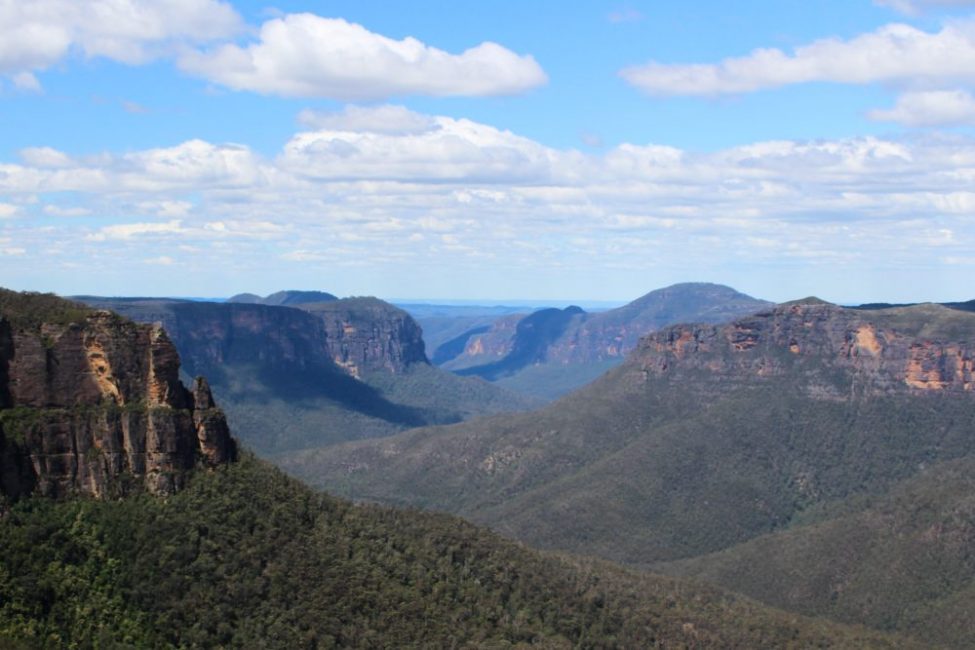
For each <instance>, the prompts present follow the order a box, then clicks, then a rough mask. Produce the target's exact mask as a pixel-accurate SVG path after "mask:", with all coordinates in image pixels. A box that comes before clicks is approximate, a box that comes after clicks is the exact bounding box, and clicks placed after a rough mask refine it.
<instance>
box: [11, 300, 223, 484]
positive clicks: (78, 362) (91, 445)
mask: <svg viewBox="0 0 975 650" xmlns="http://www.w3.org/2000/svg"><path fill="white" fill-rule="evenodd" d="M67 304H70V303H67ZM21 308H22V309H24V310H29V309H30V297H29V296H28V297H25V298H24V301H23V303H22V304H21ZM3 316H4V314H3V313H2V312H0V358H2V361H0V425H2V434H0V455H2V459H0V464H2V466H3V472H4V482H3V490H4V492H5V494H7V495H8V496H9V497H17V496H20V495H21V494H24V493H28V492H37V493H40V494H44V495H49V496H63V495H68V494H76V493H82V494H89V495H93V496H97V497H103V496H108V495H114V494H121V493H124V492H127V491H129V490H131V489H132V488H133V487H136V486H144V487H145V489H147V490H148V491H149V492H152V493H156V494H169V493H172V492H174V491H176V490H178V489H179V488H180V487H182V485H183V484H184V483H185V481H186V478H187V475H188V473H189V472H190V471H192V470H193V469H194V468H195V467H197V466H199V465H204V466H210V467H213V466H216V465H220V464H223V463H226V462H229V461H232V460H233V459H234V458H235V457H236V453H237V449H236V443H235V442H234V440H233V438H232V437H231V436H230V432H229V430H228V428H227V424H226V421H225V420H224V418H223V414H222V413H221V412H220V410H219V409H217V408H216V406H215V405H214V403H213V399H212V396H211V394H210V390H209V386H208V385H207V383H206V381H205V380H202V379H198V380H197V381H196V383H195V385H194V388H193V390H192V391H191V390H187V389H186V387H184V386H183V384H182V383H181V382H180V379H179V368H180V365H179V355H178V354H177V352H176V348H175V347H174V345H173V344H172V342H171V341H170V340H169V337H168V336H167V335H166V332H165V331H164V330H163V329H162V328H161V327H159V326H158V325H157V326H152V325H137V324H135V323H132V322H130V321H128V320H125V319H123V318H121V317H119V316H117V315H115V314H112V313H110V312H106V311H90V312H88V313H87V314H86V315H85V316H83V317H82V318H79V319H74V320H72V321H71V322H42V323H40V324H37V325H31V326H16V325H12V324H11V323H12V321H11V320H9V319H5V318H3Z"/></svg>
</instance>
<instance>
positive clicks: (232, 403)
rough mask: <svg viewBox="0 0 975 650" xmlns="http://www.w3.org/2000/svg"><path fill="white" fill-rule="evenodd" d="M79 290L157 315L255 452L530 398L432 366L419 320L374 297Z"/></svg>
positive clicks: (142, 317) (99, 302)
mask: <svg viewBox="0 0 975 650" xmlns="http://www.w3.org/2000/svg"><path fill="white" fill-rule="evenodd" d="M283 293H296V292H283ZM309 293H312V292H305V294H306V296H307V295H308V294H309ZM314 294H315V297H319V296H320V295H328V294H321V293H320V292H314ZM274 295H279V296H280V295H281V294H274ZM80 299H81V300H83V301H84V302H86V303H87V304H90V305H92V306H96V307H99V308H103V309H111V310H113V311H116V312H118V313H120V314H122V315H124V316H126V317H128V318H131V319H133V320H136V321H139V322H160V323H162V325H163V327H164V328H165V329H166V330H167V332H169V334H170V336H171V337H172V339H173V341H174V343H175V344H176V347H177V349H178V350H179V352H180V356H181V357H182V360H183V365H184V368H185V370H186V372H187V373H189V374H190V375H198V374H203V375H207V376H208V377H210V378H211V383H212V386H213V390H214V392H215V394H216V396H217V398H218V399H219V400H220V401H221V403H222V404H223V405H224V408H225V409H226V411H227V415H228V418H229V420H230V423H231V425H232V427H233V428H234V431H236V432H237V435H239V436H240V437H241V438H242V439H243V440H245V441H246V442H247V443H248V445H250V446H251V447H252V448H254V449H256V450H258V451H260V452H261V453H263V454H270V453H280V452H285V451H289V450H293V449H303V448H308V447H317V446H320V445H324V444H332V443H335V442H341V441H344V440H349V439H358V438H363V437H371V436H383V435H389V434H391V433H395V432H396V431H400V430H403V429H404V428H409V427H415V426H419V425H423V424H434V423H448V422H457V421H460V420H462V419H465V418H468V417H471V416H473V415H480V414H487V413H496V412H500V411H509V410H515V409H519V408H526V407H528V406H530V405H531V401H530V400H528V399H527V398H524V397H521V396H519V395H516V394H514V393H511V392H509V391H506V390H504V389H503V388H500V387H497V386H492V385H491V384H488V383H486V382H484V381H481V380H476V379H465V378H461V377H457V376H455V375H452V374H450V373H448V372H445V371H442V370H439V369H437V368H434V367H431V366H430V365H429V363H428V361H427V359H426V355H425V353H424V345H423V340H422V337H421V332H420V329H419V327H418V326H417V325H416V323H415V322H414V321H413V320H412V319H411V318H410V316H409V315H408V314H406V312H404V311H402V310H400V309H398V308H396V307H393V306H392V305H390V304H388V303H385V302H383V301H381V300H378V299H375V298H347V299H344V300H331V301H326V302H315V303H295V307H300V308H295V307H289V306H274V305H264V304H255V303H247V302H236V303H229V302H228V303H212V302H195V301H176V300H162V299H152V298H132V299H129V298H98V297H92V296H86V297H81V298H80ZM292 299H294V296H292Z"/></svg>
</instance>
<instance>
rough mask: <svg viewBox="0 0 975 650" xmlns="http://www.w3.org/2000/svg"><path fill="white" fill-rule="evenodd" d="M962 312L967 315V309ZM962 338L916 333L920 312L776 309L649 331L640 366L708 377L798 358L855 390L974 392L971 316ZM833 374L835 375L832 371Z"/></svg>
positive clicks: (773, 368)
mask: <svg viewBox="0 0 975 650" xmlns="http://www.w3.org/2000/svg"><path fill="white" fill-rule="evenodd" d="M966 318H967V315H966ZM971 320H972V328H971V331H970V332H968V333H967V337H966V333H965V332H962V336H963V338H966V339H967V340H947V337H945V338H946V340H931V339H930V338H927V337H921V336H918V332H919V331H920V330H921V327H922V326H923V324H924V323H925V321H924V318H923V315H912V314H911V313H910V312H908V311H901V312H898V313H896V314H893V313H892V314H888V313H884V312H873V311H858V310H852V309H844V308H841V307H837V306H835V305H829V304H822V303H818V304H795V305H785V306H780V307H776V308H774V309H771V310H768V311H764V312H761V313H758V314H755V315H754V316H750V317H748V318H745V319H741V320H738V321H736V322H734V323H730V324H726V325H718V326H713V325H712V326H708V325H698V326H678V327H674V328H668V329H665V330H663V331H661V332H657V333H655V334H652V335H650V336H648V337H647V338H646V339H644V341H643V342H642V343H641V345H640V348H639V351H638V353H637V357H636V358H637V359H638V363H639V366H640V370H641V372H643V373H646V375H648V376H649V375H663V374H665V373H675V372H676V373H679V372H685V371H691V370H706V371H707V372H710V373H713V374H714V375H715V379H722V378H723V379H729V380H732V379H736V378H738V379H747V378H748V377H775V376H776V375H779V374H782V373H784V371H785V370H787V369H789V368H793V367H794V366H795V364H805V367H806V374H807V376H809V377H810V382H811V385H813V384H815V385H816V386H817V390H821V387H822V385H823V384H822V382H821V381H819V380H816V381H813V380H812V378H813V377H814V376H815V375H816V374H817V373H819V374H820V375H821V374H823V373H825V372H826V370H827V369H829V368H832V369H834V370H835V369H841V370H844V371H845V373H844V375H845V376H846V377H847V378H848V379H849V380H850V381H851V382H852V383H853V385H854V386H855V387H857V388H859V389H864V390H869V391H873V392H886V391H892V390H921V391H954V392H958V391H962V392H967V391H975V317H972V318H971ZM834 374H835V373H834Z"/></svg>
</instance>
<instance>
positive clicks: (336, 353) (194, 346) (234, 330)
mask: <svg viewBox="0 0 975 650" xmlns="http://www.w3.org/2000/svg"><path fill="white" fill-rule="evenodd" d="M288 293H296V292H288ZM275 295H277V294H275ZM325 295H328V294H325ZM84 300H85V302H87V303H88V304H90V305H92V306H94V307H97V308H100V309H111V310H112V311H115V312H117V313H120V314H122V315H124V316H126V317H128V318H131V319H132V320H134V321H137V322H140V323H154V322H158V323H161V324H162V326H163V327H164V328H165V329H166V331H167V332H169V334H170V335H171V336H172V338H173V341H174V342H175V343H176V346H177V348H178V349H179V350H180V353H181V355H182V357H183V360H184V363H185V365H186V367H188V368H189V369H190V370H191V371H193V372H205V373H208V374H212V375H213V376H214V383H215V384H218V378H217V375H218V374H219V372H220V370H221V367H222V366H224V365H226V364H227V363H232V362H240V363H258V364H263V365H267V366H277V367H278V369H279V370H281V371H283V372H289V371H292V370H295V369H302V368H307V367H310V366H320V365H321V364H322V362H323V361H324V362H327V363H328V364H329V365H331V364H332V363H334V364H337V365H338V366H339V367H340V368H341V369H343V370H344V371H345V372H346V373H348V374H350V375H352V376H353V377H361V376H362V374H363V373H369V372H376V371H380V372H388V373H393V374H398V373H401V372H403V371H404V370H406V369H407V368H408V367H409V366H410V365H412V364H415V363H420V364H428V363H429V362H428V361H427V357H426V353H425V349H424V343H423V332H422V330H421V329H420V326H419V325H417V323H416V321H415V320H413V318H412V317H411V316H410V315H409V314H407V313H406V312H405V311H403V310H402V309H398V308H396V307H394V306H393V305H390V304H389V303H387V302H384V301H382V300H379V299H377V298H345V299H343V300H334V299H333V300H330V301H326V302H317V303H304V302H300V303H295V304H290V303H289V304H288V305H286V306H277V305H268V304H250V303H246V302H234V303H206V302H189V301H173V300H170V301H167V300H162V299H111V298H97V297H93V296H88V297H86V298H84Z"/></svg>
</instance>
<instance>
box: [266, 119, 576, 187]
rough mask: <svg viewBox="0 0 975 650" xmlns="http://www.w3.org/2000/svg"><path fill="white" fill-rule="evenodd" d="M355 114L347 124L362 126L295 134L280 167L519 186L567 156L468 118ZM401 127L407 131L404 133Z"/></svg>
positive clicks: (325, 175)
mask: <svg viewBox="0 0 975 650" xmlns="http://www.w3.org/2000/svg"><path fill="white" fill-rule="evenodd" d="M387 113H392V114H393V115H394V116H395V117H397V119H398V122H399V124H398V125H397V128H392V129H390V130H386V131H384V130H381V128H382V124H384V122H383V120H382V118H383V116H384V115H386V114H387ZM353 115H354V119H353V120H351V122H358V123H360V124H362V126H364V128H362V129H360V130H356V131H349V130H347V129H348V128H349V127H350V126H351V125H352V124H350V120H349V119H348V114H347V113H346V114H340V115H339V116H338V117H337V119H336V120H335V122H334V126H335V127H338V128H333V129H321V130H317V131H307V132H304V133H299V134H297V135H295V136H294V137H293V138H292V139H291V140H290V141H289V142H288V143H287V144H286V145H285V147H284V151H283V153H282V154H281V156H280V157H279V159H278V163H279V165H281V166H282V167H283V168H285V169H288V170H289V171H291V172H292V173H295V174H298V175H302V176H308V177H314V178H320V179H343V178H345V179H348V178H360V179H361V178H372V179H391V180H403V179H422V180H425V181H429V180H455V181H456V180H465V179H466V180H482V181H490V180H492V179H495V180H497V179H515V178H517V179H519V180H520V181H521V182H524V181H525V180H532V181H538V180H541V179H544V178H548V177H549V176H551V174H552V173H553V172H554V171H556V170H555V168H554V167H553V163H554V162H555V161H556V159H557V158H560V157H562V156H564V155H566V154H563V153H561V152H557V151H555V150H553V149H550V148H547V147H544V146H542V145H540V144H538V143H536V142H534V141H531V140H529V139H527V138H523V137H521V136H517V135H515V134H513V133H511V132H510V131H502V130H499V129H496V128H494V127H491V126H487V125H484V124H479V123H477V122H473V121H471V120H464V119H454V118H449V117H424V116H419V115H417V114H415V113H409V112H408V111H406V112H404V111H403V110H400V109H398V108H396V107H387V108H380V109H377V110H375V111H371V112H370V111H363V112H359V111H356V112H355V113H354V114H353ZM326 123H328V121H326ZM376 125H379V126H380V129H377V128H376ZM404 125H407V126H408V127H409V128H402V127H403V126H404Z"/></svg>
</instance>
